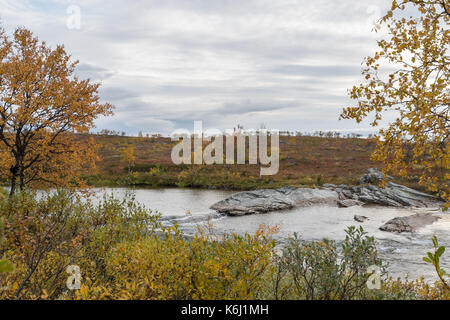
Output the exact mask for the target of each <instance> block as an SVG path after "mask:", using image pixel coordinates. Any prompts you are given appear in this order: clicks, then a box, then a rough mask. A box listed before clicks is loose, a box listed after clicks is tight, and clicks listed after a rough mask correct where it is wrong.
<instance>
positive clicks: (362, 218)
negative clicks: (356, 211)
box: [353, 215, 369, 222]
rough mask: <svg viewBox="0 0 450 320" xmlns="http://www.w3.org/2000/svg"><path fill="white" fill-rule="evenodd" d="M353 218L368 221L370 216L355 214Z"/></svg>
mask: <svg viewBox="0 0 450 320" xmlns="http://www.w3.org/2000/svg"><path fill="white" fill-rule="evenodd" d="M353 219H354V220H355V221H358V222H364V221H366V220H369V218H367V217H365V216H358V215H355V216H354V217H353Z"/></svg>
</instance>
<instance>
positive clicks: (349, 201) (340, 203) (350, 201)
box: [337, 199, 364, 208]
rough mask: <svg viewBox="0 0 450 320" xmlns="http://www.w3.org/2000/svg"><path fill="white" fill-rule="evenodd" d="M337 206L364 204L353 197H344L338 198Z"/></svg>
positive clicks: (346, 206) (345, 206)
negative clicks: (342, 198)
mask: <svg viewBox="0 0 450 320" xmlns="http://www.w3.org/2000/svg"><path fill="white" fill-rule="evenodd" d="M337 204H338V206H339V207H341V208H348V207H354V206H362V205H364V202H361V201H358V200H353V199H345V200H339V201H338V202H337Z"/></svg>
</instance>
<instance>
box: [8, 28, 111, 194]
mask: <svg viewBox="0 0 450 320" xmlns="http://www.w3.org/2000/svg"><path fill="white" fill-rule="evenodd" d="M76 64H77V62H71V61H70V56H69V55H68V54H67V53H66V52H65V50H64V48H63V47H62V46H57V47H56V48H55V49H52V48H50V47H48V46H47V45H46V44H45V43H40V42H39V40H38V39H37V38H36V37H34V36H33V34H32V33H31V32H30V31H29V30H26V29H23V28H19V29H17V30H16V31H15V32H14V34H13V36H12V37H11V38H9V37H8V36H7V35H6V33H5V32H4V31H3V30H1V29H0V72H1V75H2V82H1V84H0V104H1V105H2V108H1V109H0V115H1V118H2V119H3V120H2V121H3V122H4V124H5V126H2V128H1V131H0V153H2V154H6V155H7V161H8V163H1V164H2V166H1V168H2V171H1V172H0V175H1V177H3V178H7V179H9V180H11V181H12V180H13V179H16V180H17V179H19V178H20V187H24V186H25V185H26V184H31V186H33V187H35V186H43V187H50V186H51V187H54V186H55V185H57V186H60V187H62V186H66V185H68V184H69V183H70V182H74V181H75V180H77V176H78V175H79V174H80V173H81V171H82V170H84V169H88V168H89V167H90V168H93V166H92V164H93V163H94V162H95V155H94V152H93V151H90V150H89V147H92V146H93V145H92V144H90V145H86V146H82V145H81V144H79V143H77V142H78V141H77V139H76V137H75V136H73V135H72V136H71V135H70V134H69V133H72V134H73V133H85V132H88V130H89V128H91V127H92V126H93V125H94V120H95V119H96V118H97V117H98V116H100V115H110V114H111V113H112V109H113V107H112V106H111V105H110V104H101V103H99V97H98V88H99V84H96V83H91V81H90V80H78V79H77V78H76V77H74V76H73V73H74V69H75V67H76ZM2 160H3V157H2ZM2 162H3V161H2ZM14 166H15V168H16V170H15V173H13V171H10V170H9V168H11V167H14Z"/></svg>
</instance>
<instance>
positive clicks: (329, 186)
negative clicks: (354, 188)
mask: <svg viewBox="0 0 450 320" xmlns="http://www.w3.org/2000/svg"><path fill="white" fill-rule="evenodd" d="M322 187H324V188H336V185H335V184H332V183H324V184H323V185H322Z"/></svg>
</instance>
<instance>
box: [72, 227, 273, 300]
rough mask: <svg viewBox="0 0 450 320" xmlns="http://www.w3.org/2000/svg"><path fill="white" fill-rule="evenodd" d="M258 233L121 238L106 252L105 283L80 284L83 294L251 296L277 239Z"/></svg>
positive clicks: (174, 233) (263, 231)
mask: <svg viewBox="0 0 450 320" xmlns="http://www.w3.org/2000/svg"><path fill="white" fill-rule="evenodd" d="M269 232H270V230H269V231H268V230H267V229H260V230H259V231H258V232H257V233H256V234H255V235H253V236H250V235H246V236H244V237H240V236H231V237H226V238H224V239H220V240H219V239H211V238H210V237H209V236H206V235H204V234H199V235H197V236H195V237H194V238H193V239H191V240H187V239H185V238H184V237H183V236H182V235H181V233H180V232H179V231H178V230H177V229H168V230H166V231H165V232H164V234H162V235H161V236H160V237H147V238H145V239H142V240H138V241H133V242H123V243H121V244H119V245H118V246H116V247H115V248H113V249H112V250H111V251H110V252H109V253H108V254H107V269H106V273H107V275H108V277H109V278H110V281H109V283H108V284H107V285H106V286H104V285H103V286H101V285H100V286H99V287H98V286H96V284H95V283H91V284H90V285H86V286H82V288H81V290H80V293H79V298H83V299H91V298H105V297H119V298H126V299H253V298H254V297H255V293H257V292H259V291H260V290H261V288H262V287H263V285H264V279H263V274H264V273H265V272H266V271H267V270H268V269H269V268H270V266H271V261H272V249H273V246H274V243H273V242H272V241H271V240H270V238H269V237H268V235H269Z"/></svg>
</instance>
